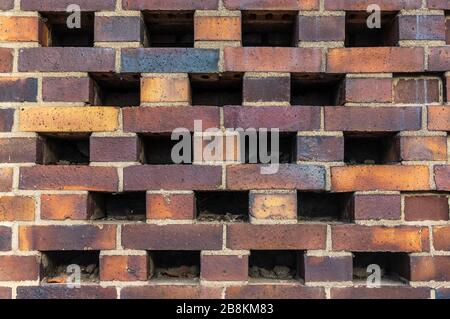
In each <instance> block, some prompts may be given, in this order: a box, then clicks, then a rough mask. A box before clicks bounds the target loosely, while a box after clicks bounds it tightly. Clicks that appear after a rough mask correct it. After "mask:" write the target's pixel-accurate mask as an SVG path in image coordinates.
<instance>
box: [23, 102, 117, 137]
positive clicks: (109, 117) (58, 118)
mask: <svg viewBox="0 0 450 319" xmlns="http://www.w3.org/2000/svg"><path fill="white" fill-rule="evenodd" d="M118 118H119V109H118V108H114V107H83V106H81V107H78V106H73V107H50V106H49V107H23V108H21V109H20V111H19V129H20V131H22V132H51V133H56V132H67V133H70V132H112V131H115V130H117V129H118V127H119V123H118Z"/></svg>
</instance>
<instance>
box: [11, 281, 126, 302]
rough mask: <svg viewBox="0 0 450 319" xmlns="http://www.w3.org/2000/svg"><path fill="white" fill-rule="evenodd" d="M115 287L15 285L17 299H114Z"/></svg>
mask: <svg viewBox="0 0 450 319" xmlns="http://www.w3.org/2000/svg"><path fill="white" fill-rule="evenodd" d="M116 298H117V290H116V288H115V287H101V286H99V285H89V286H81V287H80V288H77V289H73V288H69V287H68V286H66V285H44V286H25V287H17V299H85V300H86V299H116Z"/></svg>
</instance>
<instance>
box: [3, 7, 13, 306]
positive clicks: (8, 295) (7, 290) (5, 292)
mask: <svg viewBox="0 0 450 319" xmlns="http://www.w3.org/2000/svg"><path fill="white" fill-rule="evenodd" d="M0 6H1V4H0ZM11 298H12V289H11V288H9V287H0V299H11Z"/></svg>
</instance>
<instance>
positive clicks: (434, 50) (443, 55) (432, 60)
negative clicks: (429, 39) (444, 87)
mask: <svg viewBox="0 0 450 319" xmlns="http://www.w3.org/2000/svg"><path fill="white" fill-rule="evenodd" d="M448 70H450V47H449V46H446V47H430V53H429V55H428V71H448Z"/></svg>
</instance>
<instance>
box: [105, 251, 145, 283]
mask: <svg viewBox="0 0 450 319" xmlns="http://www.w3.org/2000/svg"><path fill="white" fill-rule="evenodd" d="M100 280H101V281H114V280H117V281H145V280H148V257H147V255H142V256H141V255H132V256H119V255H118V256H111V255H103V256H101V257H100Z"/></svg>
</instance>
